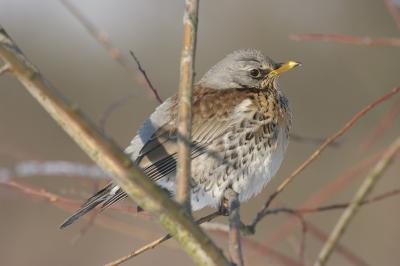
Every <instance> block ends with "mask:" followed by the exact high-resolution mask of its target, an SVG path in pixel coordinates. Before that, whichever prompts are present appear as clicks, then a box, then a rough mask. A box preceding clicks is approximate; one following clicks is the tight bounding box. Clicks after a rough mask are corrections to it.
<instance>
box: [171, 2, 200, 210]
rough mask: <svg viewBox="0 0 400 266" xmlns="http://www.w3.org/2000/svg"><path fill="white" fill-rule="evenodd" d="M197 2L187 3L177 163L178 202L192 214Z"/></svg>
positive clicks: (179, 93)
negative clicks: (193, 97)
mask: <svg viewBox="0 0 400 266" xmlns="http://www.w3.org/2000/svg"><path fill="white" fill-rule="evenodd" d="M198 5H199V1H198V0H186V1H185V13H184V17H183V29H184V30H183V48H182V55H181V67H180V73H181V74H180V81H179V92H178V98H179V104H178V126H177V129H178V161H177V172H176V200H177V201H178V202H179V203H181V204H182V205H183V206H184V207H185V209H186V210H187V211H188V212H190V173H191V171H190V157H191V156H190V145H189V143H190V141H191V135H192V129H191V127H192V87H193V80H194V62H195V51H196V36H197V19H198V17H197V15H198Z"/></svg>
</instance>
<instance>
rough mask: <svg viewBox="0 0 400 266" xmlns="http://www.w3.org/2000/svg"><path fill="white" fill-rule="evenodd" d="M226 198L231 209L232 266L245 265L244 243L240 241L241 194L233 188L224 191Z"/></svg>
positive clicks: (229, 247)
mask: <svg viewBox="0 0 400 266" xmlns="http://www.w3.org/2000/svg"><path fill="white" fill-rule="evenodd" d="M224 200H226V202H227V206H228V210H229V234H228V243H229V244H228V250H229V256H230V258H231V262H232V266H243V265H244V262H243V255H242V245H241V241H240V224H241V222H240V202H239V194H238V193H236V192H235V191H234V190H233V189H232V188H227V189H226V190H225V192H224Z"/></svg>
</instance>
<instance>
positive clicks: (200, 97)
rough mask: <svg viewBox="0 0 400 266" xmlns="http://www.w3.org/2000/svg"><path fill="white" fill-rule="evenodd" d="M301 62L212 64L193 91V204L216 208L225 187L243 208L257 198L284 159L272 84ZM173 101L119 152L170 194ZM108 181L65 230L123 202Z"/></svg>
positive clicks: (285, 123) (251, 59)
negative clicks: (84, 217) (98, 208)
mask: <svg viewBox="0 0 400 266" xmlns="http://www.w3.org/2000/svg"><path fill="white" fill-rule="evenodd" d="M298 65H299V63H297V62H294V61H289V62H287V63H276V62H274V61H273V60H271V59H270V58H268V57H266V56H264V55H263V54H262V53H261V52H260V51H258V50H254V49H246V50H239V51H235V52H233V53H231V54H229V55H228V56H226V57H225V58H224V59H222V60H221V61H220V62H218V63H217V64H216V65H215V66H213V67H212V68H211V69H210V70H209V71H208V72H207V73H206V74H205V75H204V76H203V78H201V79H200V81H199V82H197V83H196V85H195V86H194V88H193V107H192V111H193V116H192V150H191V157H192V177H191V206H192V209H193V210H198V209H201V208H204V207H206V206H212V207H219V206H220V204H221V202H222V201H223V194H224V191H225V189H227V188H228V187H229V188H231V189H233V190H234V191H235V192H236V193H238V195H239V200H240V201H241V202H243V201H246V200H248V199H250V198H251V197H253V196H254V195H256V194H258V193H259V192H260V191H261V190H262V188H263V187H264V186H265V185H266V184H267V183H268V181H269V180H270V179H271V178H272V177H273V176H274V175H275V174H276V172H277V170H278V168H279V166H280V165H281V163H282V160H283V156H284V154H285V151H286V148H287V145H288V138H289V131H290V128H291V121H292V113H291V111H290V108H289V103H288V99H287V98H286V96H285V95H284V93H283V92H282V91H281V90H280V88H279V87H278V84H277V77H278V76H279V74H281V73H283V72H285V71H287V70H290V69H292V68H294V67H296V66H298ZM177 105H178V103H177V96H172V97H170V98H168V99H167V100H166V101H164V103H162V104H161V105H160V106H158V107H157V109H156V110H155V111H154V112H153V113H152V114H151V115H150V118H149V119H147V120H146V121H145V122H144V124H143V125H142V126H141V128H140V129H139V131H138V133H137V135H136V136H135V138H134V139H133V140H132V141H131V143H130V145H129V146H128V147H127V149H126V150H125V152H126V153H127V154H129V156H130V157H131V159H132V160H133V161H134V162H135V163H136V164H137V165H138V166H139V167H141V168H142V169H143V171H144V172H145V173H146V175H147V176H148V177H149V178H150V179H151V180H152V181H154V182H155V183H156V184H157V185H159V186H161V187H162V188H163V189H165V190H166V191H168V192H169V193H170V195H174V193H175V174H176V159H177V155H176V153H177V147H176V146H177V145H176V140H177V137H176V134H177V129H176V121H177V119H176V118H177V109H178V108H177ZM126 196H127V195H126V194H125V192H124V191H123V190H122V189H121V188H120V187H118V186H117V185H115V184H113V183H110V184H109V185H107V186H106V187H105V188H103V189H102V190H100V191H99V192H97V193H96V194H95V195H94V196H92V197H91V198H89V199H88V200H87V202H86V203H84V204H83V205H82V207H81V208H80V209H79V210H78V211H77V212H75V213H74V214H73V215H72V216H71V217H70V218H68V219H67V220H66V221H65V222H64V223H63V224H62V225H61V228H63V227H66V226H68V225H70V224H71V223H73V222H74V221H75V220H77V219H78V218H79V217H80V216H82V215H84V214H85V213H87V212H89V211H90V210H92V209H93V208H95V207H96V206H97V205H99V204H101V208H107V207H108V206H110V205H112V204H113V203H115V202H117V201H119V200H121V199H123V198H126Z"/></svg>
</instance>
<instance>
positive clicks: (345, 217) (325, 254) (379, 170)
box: [314, 137, 400, 266]
mask: <svg viewBox="0 0 400 266" xmlns="http://www.w3.org/2000/svg"><path fill="white" fill-rule="evenodd" d="M399 149H400V137H398V138H397V139H396V140H395V141H394V142H393V143H392V144H391V145H390V146H389V148H388V150H387V152H385V154H384V156H383V157H382V159H381V160H380V161H379V162H378V163H377V164H376V165H375V167H374V168H373V169H372V171H371V172H370V173H369V174H368V175H367V177H366V178H365V180H364V182H363V183H362V184H361V186H360V188H359V189H358V191H357V192H356V194H355V195H354V197H353V199H352V201H351V202H350V205H349V206H348V207H347V208H346V210H345V211H344V212H343V214H342V216H341V217H340V218H339V220H338V222H337V223H336V225H335V227H334V229H333V230H332V232H331V234H330V235H329V238H328V240H327V241H326V242H325V244H324V246H323V247H322V249H321V251H320V253H319V255H318V259H317V261H316V262H315V264H314V265H316V266H322V265H325V264H326V262H327V261H328V259H329V257H330V255H331V253H332V251H333V249H334V248H335V246H336V243H337V242H338V240H339V239H340V238H341V236H342V235H343V233H344V232H345V230H346V228H347V227H348V226H349V224H350V222H351V220H352V218H353V217H354V215H355V214H356V213H357V211H358V210H359V208H360V206H361V204H362V202H363V201H364V199H365V198H366V197H367V196H368V194H369V193H370V192H371V190H372V189H373V188H374V186H375V185H376V183H377V182H378V180H379V178H380V177H381V176H382V175H383V173H384V172H385V170H386V169H387V168H388V166H389V165H390V163H391V162H392V161H393V159H394V157H395V156H396V154H397V152H398V151H399Z"/></svg>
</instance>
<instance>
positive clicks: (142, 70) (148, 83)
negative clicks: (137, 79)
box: [129, 51, 163, 103]
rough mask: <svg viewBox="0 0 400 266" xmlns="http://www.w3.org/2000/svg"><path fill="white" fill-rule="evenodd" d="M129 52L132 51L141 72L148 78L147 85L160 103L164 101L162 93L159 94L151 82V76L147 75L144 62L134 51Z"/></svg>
mask: <svg viewBox="0 0 400 266" xmlns="http://www.w3.org/2000/svg"><path fill="white" fill-rule="evenodd" d="M129 52H130V53H131V56H132V57H133V60H135V62H136V65H137V67H138V69H139V71H140V73H142V75H143V77H144V79H145V80H146V83H147V86H148V87H149V88H150V90H151V91H152V92H153V94H154V96H155V97H156V99H157V101H158V103H162V102H163V100H162V99H161V97H160V95H159V94H158V91H157V90H156V89H155V88H154V86H153V84H152V83H151V81H150V79H149V77H148V76H147V73H146V71H145V70H144V68H143V67H142V64H141V63H140V61H139V59H138V58H137V57H136V55H135V54H134V53H133V51H129Z"/></svg>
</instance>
